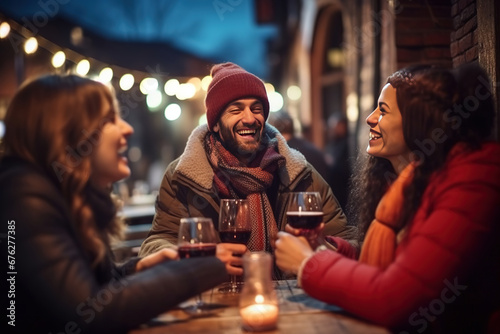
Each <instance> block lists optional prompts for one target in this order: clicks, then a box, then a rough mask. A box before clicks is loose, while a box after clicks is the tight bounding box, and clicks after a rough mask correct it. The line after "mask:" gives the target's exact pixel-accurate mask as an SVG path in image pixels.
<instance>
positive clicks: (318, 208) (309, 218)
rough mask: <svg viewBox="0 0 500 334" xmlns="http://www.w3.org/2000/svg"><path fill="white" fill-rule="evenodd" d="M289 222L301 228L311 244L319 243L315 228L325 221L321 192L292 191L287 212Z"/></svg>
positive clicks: (294, 226)
mask: <svg viewBox="0 0 500 334" xmlns="http://www.w3.org/2000/svg"><path fill="white" fill-rule="evenodd" d="M286 216H287V221H288V224H289V225H290V226H291V227H293V228H295V229H298V230H300V235H303V236H305V237H306V238H307V239H308V240H309V243H312V245H311V246H313V247H314V246H315V244H317V243H318V244H319V243H320V242H318V235H317V233H316V232H315V228H316V227H318V226H319V225H320V224H321V222H322V221H323V205H322V201H321V195H320V194H319V192H293V193H290V202H289V203H288V208H287V212H286Z"/></svg>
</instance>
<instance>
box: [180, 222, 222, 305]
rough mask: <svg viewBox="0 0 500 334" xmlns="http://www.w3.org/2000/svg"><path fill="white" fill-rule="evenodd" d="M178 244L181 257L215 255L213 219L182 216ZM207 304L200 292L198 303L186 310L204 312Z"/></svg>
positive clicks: (215, 237)
mask: <svg viewBox="0 0 500 334" xmlns="http://www.w3.org/2000/svg"><path fill="white" fill-rule="evenodd" d="M177 245H178V249H177V252H178V253H179V258H181V259H187V258H191V257H202V256H215V252H216V245H217V234H216V231H215V228H214V225H213V222H212V219H211V218H201V217H195V218H182V219H181V223H180V226H179V237H178V241H177ZM205 306H206V305H205V304H204V302H203V299H202V297H201V294H199V295H198V296H197V301H196V304H195V305H194V306H191V307H189V308H188V309H186V310H187V311H190V312H193V313H196V314H201V313H202V312H204V308H205Z"/></svg>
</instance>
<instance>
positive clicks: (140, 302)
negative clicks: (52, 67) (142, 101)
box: [0, 75, 226, 333]
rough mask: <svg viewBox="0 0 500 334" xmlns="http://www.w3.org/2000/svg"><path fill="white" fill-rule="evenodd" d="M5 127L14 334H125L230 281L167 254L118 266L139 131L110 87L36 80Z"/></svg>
mask: <svg viewBox="0 0 500 334" xmlns="http://www.w3.org/2000/svg"><path fill="white" fill-rule="evenodd" d="M5 126H6V132H5V137H4V138H3V142H2V151H3V153H2V159H1V160H0V189H2V191H1V194H0V218H1V221H2V222H3V224H4V227H6V228H4V229H3V231H4V232H6V233H8V234H9V236H11V237H12V240H15V252H14V254H11V255H15V265H14V267H13V268H14V269H12V270H11V271H16V272H17V275H16V276H15V279H16V282H15V287H16V288H15V296H13V297H15V298H10V297H9V298H10V300H9V301H7V302H8V303H11V304H12V303H13V302H14V306H15V307H14V309H15V312H14V313H15V316H14V319H13V321H12V323H9V329H10V330H18V331H19V332H25V333H27V332H45V333H47V332H51V331H52V332H57V333H59V332H67V331H68V330H70V331H71V332H75V333H76V332H80V330H82V331H83V332H90V333H97V332H112V333H115V332H122V331H126V330H128V329H130V328H133V327H135V326H138V325H139V324H141V323H143V322H146V321H148V320H149V319H151V318H152V317H154V316H155V315H157V314H159V313H161V312H163V311H165V310H166V309H168V308H169V307H172V306H174V305H176V304H178V303H179V302H181V301H183V300H185V299H187V298H189V297H191V296H194V295H196V294H198V293H201V292H202V291H204V290H206V289H208V288H211V287H213V286H215V285H217V284H218V283H221V282H223V281H224V280H225V279H226V271H225V268H224V264H223V263H222V262H220V261H219V260H217V259H216V258H215V257H213V258H204V259H188V260H182V261H168V260H169V259H170V258H175V257H176V254H175V252H173V253H171V252H169V251H168V250H163V251H160V252H158V253H155V254H152V255H150V256H148V257H146V258H144V259H141V260H139V259H131V260H130V261H129V262H127V263H125V264H122V265H116V264H115V263H114V262H113V256H112V252H111V248H110V242H111V240H112V239H113V238H118V237H120V234H121V231H122V223H121V221H120V220H118V219H117V218H116V209H115V206H114V205H113V202H112V199H111V196H110V190H111V186H112V184H113V183H114V182H116V181H118V180H120V179H123V178H125V177H128V176H129V175H130V169H129V167H128V162H127V159H126V158H125V157H124V153H125V151H126V149H127V139H128V137H129V136H130V135H131V134H132V133H133V129H132V127H131V126H130V125H129V124H128V123H127V122H125V121H124V120H123V119H122V118H121V116H120V113H119V109H118V105H117V101H116V99H115V97H114V95H113V93H112V92H111V90H110V89H109V88H108V87H106V86H105V85H103V84H101V83H99V82H96V81H93V80H90V79H86V78H82V77H78V76H75V75H67V76H60V75H48V76H44V77H41V78H38V79H36V80H33V81H31V82H29V83H27V84H25V85H23V86H22V87H21V88H20V90H19V91H18V93H17V94H16V95H15V96H14V98H13V100H12V101H11V103H10V105H9V108H8V110H7V114H6V117H5ZM14 238H15V239H14ZM3 254H5V253H3ZM11 304H9V305H5V307H6V308H7V307H9V306H10V305H11Z"/></svg>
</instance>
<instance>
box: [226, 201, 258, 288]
mask: <svg viewBox="0 0 500 334" xmlns="http://www.w3.org/2000/svg"><path fill="white" fill-rule="evenodd" d="M251 231H252V228H251V225H250V209H249V206H248V201H247V200H244V199H223V200H221V205H220V212H219V236H220V239H221V241H222V242H228V243H233V244H244V245H246V244H247V243H248V240H249V239H250V235H251V234H252V232H251ZM219 291H220V292H223V293H238V292H240V291H241V284H239V283H238V282H237V281H236V276H235V275H231V281H230V282H229V283H228V284H226V285H224V286H222V287H221V288H220V289H219Z"/></svg>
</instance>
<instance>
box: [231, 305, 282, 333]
mask: <svg viewBox="0 0 500 334" xmlns="http://www.w3.org/2000/svg"><path fill="white" fill-rule="evenodd" d="M240 315H241V319H242V320H243V327H244V328H245V329H246V330H250V331H263V330H268V329H273V328H275V327H276V322H277V321H278V307H277V306H276V305H271V304H253V305H250V306H246V307H243V308H241V309H240Z"/></svg>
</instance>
